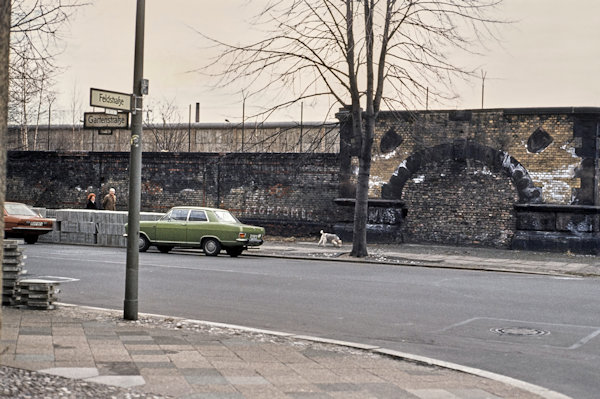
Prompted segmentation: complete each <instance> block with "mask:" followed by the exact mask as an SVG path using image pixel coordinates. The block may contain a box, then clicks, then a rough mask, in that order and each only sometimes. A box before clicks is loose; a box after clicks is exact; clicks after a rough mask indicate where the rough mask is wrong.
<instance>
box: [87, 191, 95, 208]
mask: <svg viewBox="0 0 600 399" xmlns="http://www.w3.org/2000/svg"><path fill="white" fill-rule="evenodd" d="M85 209H98V204H97V203H96V194H94V193H89V194H88V196H87V204H85Z"/></svg>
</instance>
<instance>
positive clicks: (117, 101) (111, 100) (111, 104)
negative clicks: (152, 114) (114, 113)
mask: <svg viewBox="0 0 600 399" xmlns="http://www.w3.org/2000/svg"><path fill="white" fill-rule="evenodd" d="M131 97H132V95H131V94H127V93H117V92H116V91H108V90H101V89H90V105H91V106H92V107H102V108H109V109H116V110H119V111H127V112H130V111H131Z"/></svg>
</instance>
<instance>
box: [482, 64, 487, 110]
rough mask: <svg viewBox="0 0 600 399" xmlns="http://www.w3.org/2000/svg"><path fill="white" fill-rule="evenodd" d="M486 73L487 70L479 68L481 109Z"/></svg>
mask: <svg viewBox="0 0 600 399" xmlns="http://www.w3.org/2000/svg"><path fill="white" fill-rule="evenodd" d="M486 75H487V72H486V71H484V70H481V109H483V97H484V95H485V77H486Z"/></svg>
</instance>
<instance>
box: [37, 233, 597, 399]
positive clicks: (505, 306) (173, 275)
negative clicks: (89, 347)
mask: <svg viewBox="0 0 600 399" xmlns="http://www.w3.org/2000/svg"><path fill="white" fill-rule="evenodd" d="M25 248H26V255H27V260H26V269H28V270H29V272H30V273H32V274H35V275H38V276H62V277H72V278H76V279H79V281H76V282H70V283H65V284H63V286H62V292H61V294H60V300H61V301H62V302H68V303H75V304H80V305H90V306H98V307H107V308H117V309H122V308H123V299H124V287H125V282H124V279H125V257H126V256H125V250H124V249H115V248H93V247H83V246H62V245H51V244H36V245H28V246H25ZM598 283H599V281H598V279H593V278H588V279H583V278H559V277H550V276H533V275H522V274H510V273H493V272H478V271H464V270H444V269H425V268H416V267H398V266H387V265H372V264H371V265H366V264H359V263H338V262H328V261H316V260H310V261H308V260H307V261H303V260H289V259H287V260H286V259H268V258H258V257H244V256H241V257H239V258H237V259H234V258H230V257H228V256H219V257H217V258H211V257H206V256H204V255H202V254H201V253H199V252H194V251H187V252H183V251H182V252H174V253H170V254H161V253H158V252H147V253H142V254H140V272H139V311H140V312H148V313H157V314H163V315H173V316H183V317H188V318H193V319H200V320H208V321H214V322H223V323H231V324H238V325H245V326H250V327H256V328H264V329H273V330H279V331H286V332H293V333H297V334H307V335H315V336H320V337H327V338H335V339H341V340H346V341H353V342H360V343H365V344H375V345H379V346H382V347H385V348H390V349H395V350H399V351H404V352H409V353H414V354H418V355H424V356H430V357H433V358H436V359H441V360H446V361H450V362H454V363H459V364H463V365H466V366H471V367H476V368H481V369H484V370H488V371H492V372H496V373H499V374H503V375H507V376H510V377H514V378H517V379H521V380H524V381H527V382H530V383H533V384H537V385H541V386H544V387H547V388H550V389H553V390H556V391H558V392H561V393H564V394H567V395H570V396H572V397H574V398H590V399H592V398H597V397H598V392H600V378H599V377H598V376H600V337H599V336H600V289H599V284H598Z"/></svg>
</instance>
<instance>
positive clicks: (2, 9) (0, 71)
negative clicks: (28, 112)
mask: <svg viewBox="0 0 600 399" xmlns="http://www.w3.org/2000/svg"><path fill="white" fill-rule="evenodd" d="M9 38H10V0H6V1H1V2H0V208H3V207H4V196H5V194H6V128H7V125H8V54H9V45H10V40H9ZM0 231H4V212H2V213H0ZM3 241H4V234H0V259H4V256H3V255H4V254H3V253H4V242H3ZM0 293H2V274H1V273H0ZM1 328H2V309H1V308H0V329H1ZM3 351H4V348H0V352H3Z"/></svg>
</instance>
